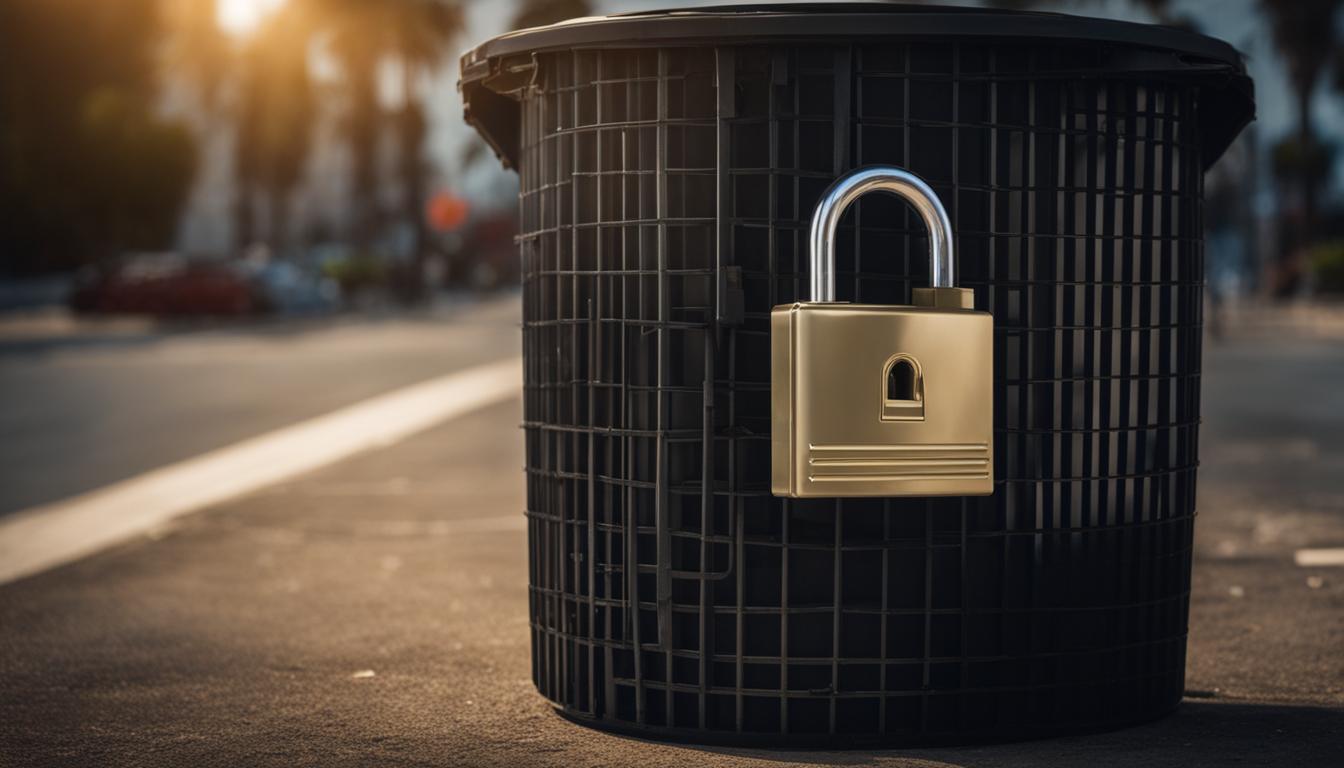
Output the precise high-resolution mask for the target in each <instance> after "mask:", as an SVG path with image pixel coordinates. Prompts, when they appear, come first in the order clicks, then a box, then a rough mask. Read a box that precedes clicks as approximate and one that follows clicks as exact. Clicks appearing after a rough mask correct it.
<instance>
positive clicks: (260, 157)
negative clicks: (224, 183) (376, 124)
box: [234, 7, 315, 245]
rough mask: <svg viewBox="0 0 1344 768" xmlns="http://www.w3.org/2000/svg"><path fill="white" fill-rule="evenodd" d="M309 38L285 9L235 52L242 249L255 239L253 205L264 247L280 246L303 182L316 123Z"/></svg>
mask: <svg viewBox="0 0 1344 768" xmlns="http://www.w3.org/2000/svg"><path fill="white" fill-rule="evenodd" d="M310 30H311V27H310V25H309V20H308V19H307V18H305V17H304V15H303V9H301V8H298V7H286V8H283V9H281V10H280V11H278V12H276V13H275V14H274V15H273V16H271V17H270V18H268V19H267V20H266V21H265V22H263V24H262V26H261V27H260V28H259V29H257V30H256V32H255V33H254V35H253V37H252V38H251V39H250V40H248V41H247V43H246V44H245V47H244V48H243V49H242V51H241V56H240V61H239V67H238V103H237V113H236V114H237V145H236V147H237V148H236V150H235V153H234V168H235V171H236V174H237V179H238V187H239V197H238V201H237V210H236V215H237V217H238V218H237V232H238V237H239V240H238V241H239V242H240V243H242V244H247V243H249V242H250V241H251V240H252V239H253V237H254V236H255V234H256V231H255V227H254V220H253V212H254V211H255V209H256V203H257V202H261V203H262V204H263V206H264V209H265V211H266V214H267V216H266V218H267V224H268V227H267V229H268V237H267V240H268V241H269V242H271V243H272V244H275V245H279V244H280V243H282V242H283V239H284V238H285V236H286V233H287V231H288V229H289V213H290V198H291V197H292V195H293V192H294V188H295V187H296V186H297V185H298V183H299V180H300V179H301V178H302V176H303V171H304V168H305V165H306V162H307V156H308V152H307V149H308V145H309V143H310V140H311V138H312V132H313V123H314V118H315V100H314V97H313V84H312V80H311V78H310V76H309V71H308V42H309V39H310Z"/></svg>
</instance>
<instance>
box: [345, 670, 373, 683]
mask: <svg viewBox="0 0 1344 768" xmlns="http://www.w3.org/2000/svg"><path fill="white" fill-rule="evenodd" d="M377 676H378V673H377V672H374V671H373V670H372V669H361V670H359V671H358V672H356V673H355V674H353V675H351V676H350V677H352V678H354V679H356V680H363V679H365V678H369V677H377Z"/></svg>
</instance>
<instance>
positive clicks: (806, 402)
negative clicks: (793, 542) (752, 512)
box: [770, 302, 994, 498]
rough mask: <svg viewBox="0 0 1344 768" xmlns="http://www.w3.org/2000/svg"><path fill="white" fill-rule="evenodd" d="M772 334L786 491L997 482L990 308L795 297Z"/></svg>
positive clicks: (964, 490) (978, 487)
mask: <svg viewBox="0 0 1344 768" xmlns="http://www.w3.org/2000/svg"><path fill="white" fill-rule="evenodd" d="M770 342H771V383H770V400H771V427H772V433H771V435H772V437H771V476H772V483H771V486H772V490H773V491H774V493H775V495H777V496H789V497H795V498H810V497H844V496H971V495H985V494H989V493H992V492H993V488H994V441H993V428H994V427H993V424H994V393H993V356H994V324H993V319H992V317H991V316H990V315H989V314H988V313H986V312H976V311H973V310H969V309H949V308H934V307H914V306H890V305H867V304H844V303H834V302H826V303H796V304H785V305H781V306H777V307H775V308H774V310H773V311H772V312H771V315H770ZM898 374H899V375H902V376H904V377H905V379H906V380H905V381H897V380H896V378H897V376H898ZM911 375H913V376H914V377H916V379H915V381H914V382H913V386H912V385H911V383H910V381H909V377H910V376H911Z"/></svg>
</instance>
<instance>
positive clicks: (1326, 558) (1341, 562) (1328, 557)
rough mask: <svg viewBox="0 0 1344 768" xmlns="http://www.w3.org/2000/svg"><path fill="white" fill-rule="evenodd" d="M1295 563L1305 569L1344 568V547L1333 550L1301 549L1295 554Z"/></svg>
mask: <svg viewBox="0 0 1344 768" xmlns="http://www.w3.org/2000/svg"><path fill="white" fill-rule="evenodd" d="M1293 562H1294V563H1297V564H1298V565H1300V566H1302V567H1303V568H1328V567H1331V566H1344V547H1334V548H1333V549H1299V550H1297V551H1296V552H1294V553H1293Z"/></svg>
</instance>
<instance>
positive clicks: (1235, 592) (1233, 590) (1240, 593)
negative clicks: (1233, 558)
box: [1227, 584, 1246, 597]
mask: <svg viewBox="0 0 1344 768" xmlns="http://www.w3.org/2000/svg"><path fill="white" fill-rule="evenodd" d="M1227 594H1229V595H1231V596H1233V597H1245V596H1246V590H1245V589H1243V588H1242V587H1241V586H1240V585H1237V584H1233V585H1232V586H1230V587H1228V588H1227Z"/></svg>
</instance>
